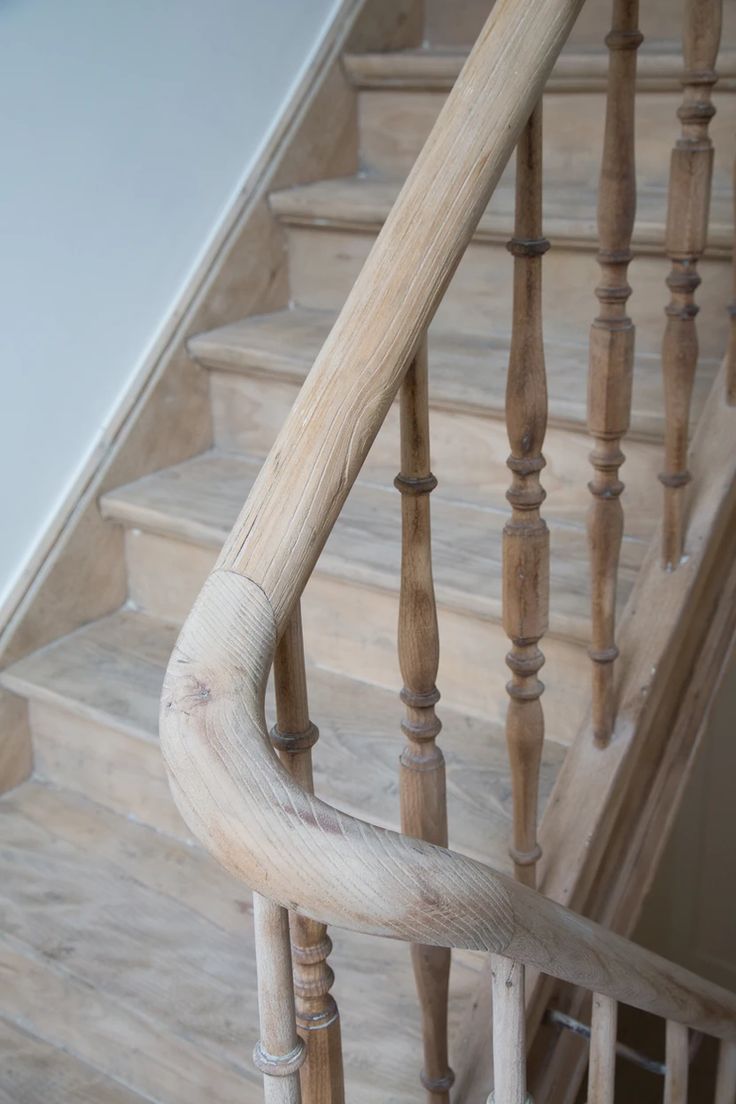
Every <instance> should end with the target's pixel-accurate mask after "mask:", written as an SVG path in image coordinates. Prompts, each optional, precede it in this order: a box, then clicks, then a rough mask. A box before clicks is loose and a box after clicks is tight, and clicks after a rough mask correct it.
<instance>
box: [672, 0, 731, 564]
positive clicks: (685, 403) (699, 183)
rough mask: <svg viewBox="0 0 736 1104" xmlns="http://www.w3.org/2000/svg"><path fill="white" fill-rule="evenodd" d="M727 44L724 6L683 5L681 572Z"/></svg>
mask: <svg viewBox="0 0 736 1104" xmlns="http://www.w3.org/2000/svg"><path fill="white" fill-rule="evenodd" d="M720 37H721V0H685V6H684V26H683V54H684V61H685V73H684V76H683V87H684V93H683V101H682V106H681V107H680V108H679V110H678V112H677V114H678V117H679V119H680V121H681V123H682V134H681V137H680V138H679V139H678V140H677V143H676V145H675V148H674V149H673V151H672V160H671V162H670V182H669V200H668V209H667V232H666V251H667V255H668V256H669V258H670V260H671V262H672V268H671V270H670V274H669V276H668V277H667V286H668V287H669V289H670V293H671V298H670V302H669V304H668V306H667V309H666V314H667V324H666V326H665V332H664V339H663V342H662V370H663V374H664V397H665V414H666V426H665V470H664V471H663V472H662V474H661V475H660V477H659V478H660V479H661V481H662V483H663V484H664V523H663V532H662V559H663V562H664V566H665V567H667V568H670V569H672V568H676V567H677V565H678V564H679V562H680V560H681V558H682V550H683V544H684V539H685V533H684V529H685V517H684V488H685V486H686V484H687V483H688V482H689V479H690V473H689V472H688V470H687V445H688V423H689V415H690V398H691V395H692V389H693V380H694V377H695V369H696V366H697V362H698V334H697V328H696V325H695V316H696V314H697V313H698V308H697V305H696V303H695V291H696V289H697V287H698V285H699V284H700V277H699V276H698V271H697V266H698V260H699V258H700V257H701V256H702V254H703V251H704V249H705V244H706V237H707V232H708V213H709V208H710V191H711V177H712V175H713V145H712V143H711V140H710V138H709V136H708V124H709V122H710V120H711V119H712V117H713V115H714V114H715V108H714V107H713V105H712V103H711V101H710V97H711V89H712V88H713V85H714V84H715V82H716V79H717V77H716V72H715V69H714V66H715V62H716V56H717V54H718V44H719V42H720Z"/></svg>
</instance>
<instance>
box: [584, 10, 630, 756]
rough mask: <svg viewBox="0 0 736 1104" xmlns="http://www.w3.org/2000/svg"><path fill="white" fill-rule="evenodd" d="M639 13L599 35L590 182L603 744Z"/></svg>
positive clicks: (626, 333)
mask: <svg viewBox="0 0 736 1104" xmlns="http://www.w3.org/2000/svg"><path fill="white" fill-rule="evenodd" d="M638 15H639V4H638V0H617V2H616V3H615V4H614V7H613V18H612V26H611V31H610V33H609V34H608V36H607V38H606V44H607V45H608V49H609V53H610V62H609V78H608V79H609V84H608V97H607V106H606V125H605V131H604V138H603V163H602V167H601V178H600V186H599V190H598V235H599V238H600V251H599V253H598V261H599V264H600V268H601V278H600V282H599V284H598V286H597V287H596V295H597V297H598V302H599V313H598V316H597V318H596V319H595V321H594V323H593V326H592V328H591V331H590V374H589V378H588V428H589V431H590V433H591V435H592V436H593V438H594V442H595V444H594V448H593V452H592V453H591V457H590V459H591V463H592V465H593V479H592V481H591V482H590V483H589V484H588V486H589V488H590V491H591V494H592V496H593V501H592V504H591V508H590V514H589V517H588V541H589V546H590V561H591V589H592V602H591V627H592V641H591V648H590V658H591V659H592V661H593V670H592V674H593V684H592V715H593V738H594V740H595V741H596V742H597V743H599V744H602V745H605V744H606V743H608V741H609V740H610V738H611V732H612V731H613V720H614V698H613V664H614V661H615V659H616V657H617V655H618V652H617V648H616V640H615V619H616V585H617V580H618V562H619V555H620V549H621V541H622V538H623V532H624V521H623V509H622V506H621V493H622V491H623V489H624V485H623V483H622V482H621V480H620V478H619V468H620V467H621V464H622V463H623V462H624V459H625V457H624V454H623V453H622V452H621V438H622V437H623V435H624V434H625V433H626V431H627V429H628V427H629V418H630V410H631V392H632V376H633V368H634V324H633V322H632V321H631V319H630V318H629V316H628V314H627V312H626V303H627V299H628V297H629V295H630V292H631V289H630V287H629V285H628V282H627V271H628V266H629V261H630V260H631V234H632V231H633V228H634V216H635V213H636V172H635V167H634V104H635V89H636V83H635V82H636V50H637V48H638V46H639V45H640V43H641V41H642V36H641V33H640V32H639V29H638Z"/></svg>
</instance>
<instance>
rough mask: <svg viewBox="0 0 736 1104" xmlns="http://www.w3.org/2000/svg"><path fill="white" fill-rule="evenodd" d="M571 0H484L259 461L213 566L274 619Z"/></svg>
mask: <svg viewBox="0 0 736 1104" xmlns="http://www.w3.org/2000/svg"><path fill="white" fill-rule="evenodd" d="M580 6H581V0H542V2H541V3H540V4H539V5H536V6H535V7H534V8H533V9H526V8H524V9H520V8H519V7H518V5H516V4H515V3H513V0H501V2H500V3H497V4H496V5H495V7H494V8H493V11H492V13H491V15H490V17H489V20H488V23H487V25H486V27H485V28H484V31H483V33H482V34H481V35H480V38H479V39H478V42H477V43H476V45H475V47H474V48H473V50H472V52H471V54H470V56H469V58H468V60H467V62H466V65H465V69H464V71H463V75H462V76H461V78H460V79H459V80H458V82H457V84H456V85H455V88H454V89H453V91H452V93H451V94H450V95H449V96H448V98H447V101H446V103H445V106H444V108H443V110H442V112H441V113H440V116H439V118H438V120H437V123H436V124H435V127H434V129H433V131H432V134H431V135H430V137H429V139H428V141H427V144H426V145H425V147H424V149H423V151H422V153H421V154H420V156H419V158H418V159H417V161H416V163H415V165H414V168H413V170H412V172H411V173H410V175H409V178H408V179H407V181H406V183H405V185H404V187H403V188H402V190H401V193H400V195H399V198H398V199H397V201H396V203H395V205H394V207H393V209H392V211H391V214H390V216H389V218H388V219H387V221H386V223H385V224H384V227H383V229H382V231H381V233H380V234H379V236H378V239H377V241H376V243H375V245H374V247H373V249H372V250H371V254H370V257H369V258H368V261H367V262H366V264H365V266H364V268H363V270H362V272H361V275H360V277H359V279H358V280H357V282H356V284H355V285H354V287H353V289H352V291H351V293H350V296H349V297H348V301H347V303H346V304H345V306H344V308H343V310H342V312H341V314H340V316H339V318H338V320H337V322H336V324H335V326H334V328H333V330H332V331H331V333H330V336H329V338H328V339H327V342H326V344H325V346H324V347H323V349H322V352H321V353H320V356H319V357H318V358H317V361H316V362H315V365H314V367H313V369H312V371H311V372H310V374H309V376H308V378H307V381H306V383H305V384H304V387H303V388H302V390H301V392H300V395H299V398H298V400H297V402H296V404H295V406H294V407H293V409H292V411H291V414H290V416H289V418H288V419H287V421H286V423H285V424H284V427H283V429H282V431H281V433H280V435H279V437H278V439H277V441H276V443H275V445H274V447H273V449H272V451H271V453H270V454H269V458H268V459H267V460H266V463H265V464H264V467H263V468H262V470H261V474H260V476H259V478H258V480H257V482H256V485H255V487H254V489H253V491H252V493H251V495H250V497H249V499H248V502H247V504H246V505H245V507H244V508H243V511H242V513H241V516H240V518H239V520H238V523H237V524H236V526H235V528H234V530H233V533H232V535H231V537H230V539H229V540H228V541H227V542H226V545H225V547H224V549H223V552H222V555H221V557H220V560H219V565H220V566H221V567H223V568H226V569H232V570H235V571H237V572H238V573H240V574H243V575H246V576H248V577H250V578H252V579H253V580H254V581H255V582H257V583H258V584H259V585H260V586H262V587H263V588H264V590H265V591H266V593H267V594H268V596H269V600H270V601H271V603H272V606H273V609H274V611H275V613H276V618H277V622H278V623H279V625H282V624H283V623H285V619H286V615H287V614H288V610H289V609H290V607H291V605H292V604H293V602H294V601H295V599H296V597H297V596H298V595H299V594H300V593H301V591H302V589H303V587H304V584H305V582H306V580H307V578H308V577H309V575H310V574H311V571H312V569H313V567H314V564H315V562H316V559H317V557H318V555H319V552H320V551H321V548H322V546H323V544H324V541H325V540H326V538H327V535H328V533H329V531H330V529H331V528H332V525H333V523H334V521H335V518H336V517H337V515H338V513H339V511H340V508H341V506H342V504H343V502H344V500H345V497H346V495H347V492H348V490H349V488H350V486H351V485H352V483H353V482H354V480H355V477H356V476H357V473H358V470H359V469H360V466H361V465H362V463H363V461H364V459H365V456H366V454H367V452H368V448H369V447H370V444H371V442H372V441H373V438H374V437H375V435H376V432H377V431H378V428H379V426H380V424H381V423H382V421H383V419H384V418H385V416H386V413H387V411H388V408H389V407H390V405H391V402H392V400H393V398H394V395H395V394H396V392H397V390H398V387H399V384H400V382H401V379H402V376H403V374H404V372H405V371H406V368H407V366H408V363H409V360H410V358H411V356H412V355H413V354H414V352H415V350H416V347H417V345H418V343H419V340H420V339H421V337H422V336H423V334H424V333H425V332H426V329H427V327H428V325H429V322H430V320H431V318H432V316H433V314H434V312H435V310H436V308H437V304H438V303H439V300H440V299H441V297H442V295H443V293H444V291H445V288H446V287H447V285H448V283H449V281H450V278H451V276H452V274H453V272H454V270H455V268H456V266H457V264H458V261H459V259H460V257H461V255H462V253H463V252H464V250H465V248H466V246H467V244H468V242H469V241H470V238H471V236H472V233H473V230H474V228H475V226H476V224H477V222H478V220H479V218H480V215H481V213H482V211H483V210H484V208H485V206H486V204H487V201H488V198H489V196H490V194H491V192H492V191H493V188H494V186H495V184H496V183H497V181H498V179H499V177H500V175H501V172H502V170H503V167H504V166H505V164H506V162H507V160H508V158H509V155H510V153H511V151H512V149H513V147H514V145H515V143H516V141H517V139H518V137H519V134H520V132H521V129H522V127H523V126H524V124H525V122H526V119H527V118H528V112H529V111H530V109H531V106H532V105H533V104H534V103H535V102H536V101H537V99H538V98H539V94H540V92H541V88H542V86H543V83H544V80H545V79H546V77H547V75H548V73H549V70H550V69H551V67H552V64H553V63H554V59H555V57H556V56H557V54H558V52H559V50H560V48H561V46H562V43H563V42H564V41H565V38H566V37H567V34H568V33H569V30H570V27H571V25H572V22H573V21H574V18H575V15H576V14H577V12H578V10H579V8H580ZM479 105H482V108H481V107H480V106H479ZM450 149H451V150H452V153H451V155H449V156H448V151H449V150H450ZM430 182H431V187H430V186H429V184H430ZM418 212H421V214H418ZM408 273H411V274H412V275H411V279H408V278H407V274H408ZM358 381H360V382H359V383H358ZM338 458H339V459H338ZM315 526H316V528H315ZM246 534H247V537H248V539H247V542H246V541H245V536H246ZM287 561H288V562H289V564H290V567H289V569H288V570H287V569H286V562H287Z"/></svg>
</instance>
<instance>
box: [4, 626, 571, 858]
mask: <svg viewBox="0 0 736 1104" xmlns="http://www.w3.org/2000/svg"><path fill="white" fill-rule="evenodd" d="M175 638H176V629H175V628H173V627H172V626H170V625H166V624H163V623H162V622H160V621H157V620H155V619H154V618H152V617H149V616H147V615H145V614H141V613H138V612H135V611H132V610H122V611H119V612H118V613H115V614H111V615H110V616H108V617H105V618H102V619H101V620H99V621H95V622H92V623H91V624H90V625H87V626H85V627H83V628H82V629H79V630H77V631H76V632H74V633H72V634H70V635H69V636H66V637H63V638H61V639H60V640H58V641H56V642H54V643H53V644H51V645H49V646H47V647H46V648H43V649H42V650H40V651H38V652H36V653H35V654H33V655H31V656H28V657H27V658H25V659H22V660H20V661H19V662H17V663H15V664H14V665H13V666H11V667H9V668H8V669H7V670H6V671H4V672H3V673H2V676H0V679H1V681H2V684H3V685H5V686H6V687H7V688H8V689H11V690H13V691H14V692H15V693H18V694H21V695H23V696H25V697H26V698H28V699H30V700H32V701H40V702H44V703H46V704H50V705H54V706H56V707H58V708H61V709H63V710H65V711H67V712H72V713H74V714H75V715H78V716H80V717H88V718H89V717H91V718H93V719H95V720H98V721H102V722H103V723H105V724H107V725H109V726H112V727H114V728H116V729H119V730H121V731H124V732H127V733H129V734H130V735H131V736H132V737H135V738H139V739H144V740H149V741H150V740H154V741H155V740H156V739H157V735H156V734H157V730H158V703H159V698H160V694H161V685H162V682H163V675H164V670H165V667H166V663H167V662H168V658H169V656H170V654H171V650H172V648H173V645H174V642H175ZM308 685H309V700H310V711H311V715H312V718H313V720H314V721H315V723H316V724H317V726H318V727H319V729H320V740H319V742H318V744H317V746H316V748H315V751H314V767H315V787H316V790H317V793H318V794H320V795H321V796H323V797H325V799H326V800H329V801H330V802H332V803H333V804H336V805H339V806H340V808H343V809H345V810H347V811H349V812H352V813H355V814H356V815H361V816H364V817H369V818H370V819H372V820H374V821H375V822H376V823H378V824H382V825H384V826H387V827H391V828H398V827H399V817H398V812H399V796H398V754H399V751H400V747H401V735H400V732H399V723H400V720H401V712H402V706H401V705H400V703H399V700H398V695H397V694H395V693H393V692H391V691H390V690H385V689H383V688H380V687H376V686H373V685H370V684H369V683H364V682H358V681H356V680H355V679H351V678H349V677H347V676H345V675H340V674H336V673H334V672H332V671H326V670H323V669H321V668H318V667H310V669H309V672H308ZM438 713H439V715H440V716H441V719H442V721H443V730H442V737H441V742H442V748H443V751H444V753H445V757H446V760H447V793H448V809H449V820H450V838H451V844H452V845H453V846H455V847H457V848H458V849H459V850H462V851H465V852H466V853H469V854H473V855H475V856H477V857H480V858H483V859H485V860H487V861H489V862H491V863H493V864H494V865H495V866H497V867H499V868H501V869H504V870H507V869H510V863H509V860H508V857H507V854H506V847H507V838H508V831H509V827H510V816H511V781H510V773H509V768H508V756H507V751H506V742H505V736H504V732H503V729H502V727H501V726H500V725H498V724H495V723H493V722H492V721H489V720H486V719H479V718H477V717H471V716H468V715H466V714H462V713H460V712H458V711H457V710H454V709H449V708H446V707H441V708H438ZM273 714H274V710H273V701H272V692H271V689H269V694H268V698H267V716H268V721H269V724H271V723H273V720H274V715H273ZM564 754H565V752H564V748H563V747H562V746H561V745H560V744H558V743H556V742H555V741H553V740H549V739H548V740H547V742H546V744H545V754H544V761H543V765H542V771H541V800H542V804H544V803H545V802H546V800H547V797H548V795H549V793H550V790H551V788H552V784H553V782H554V779H555V777H556V774H557V771H558V769H559V767H560V765H561V763H562V759H563V758H564Z"/></svg>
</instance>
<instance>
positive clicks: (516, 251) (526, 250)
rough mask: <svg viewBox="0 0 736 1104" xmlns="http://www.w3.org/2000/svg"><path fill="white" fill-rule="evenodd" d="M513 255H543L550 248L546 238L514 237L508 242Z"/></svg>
mask: <svg viewBox="0 0 736 1104" xmlns="http://www.w3.org/2000/svg"><path fill="white" fill-rule="evenodd" d="M506 248H507V249H508V251H509V253H510V254H511V256H512V257H542V256H543V255H544V254H545V253H546V252H547V250H548V249H549V242H548V241H547V239H546V238H512V239H511V241H509V242H506Z"/></svg>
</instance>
